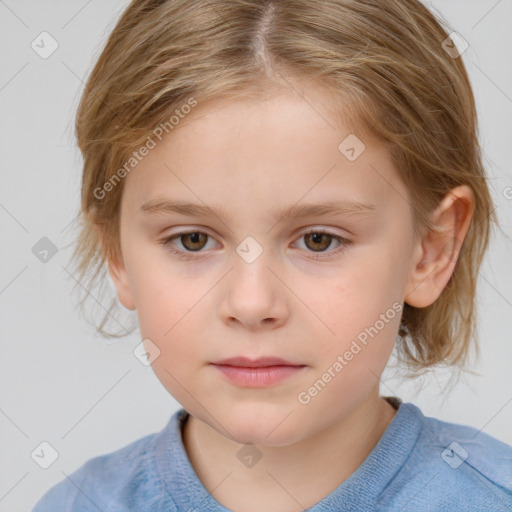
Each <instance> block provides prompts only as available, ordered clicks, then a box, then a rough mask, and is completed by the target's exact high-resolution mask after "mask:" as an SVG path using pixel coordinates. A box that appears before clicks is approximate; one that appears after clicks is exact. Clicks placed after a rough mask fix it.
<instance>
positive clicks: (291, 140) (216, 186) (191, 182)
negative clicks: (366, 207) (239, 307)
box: [125, 90, 407, 208]
mask: <svg viewBox="0 0 512 512" xmlns="http://www.w3.org/2000/svg"><path fill="white" fill-rule="evenodd" d="M331 106H332V104H331V103H330V101H329V98H328V96H327V95H325V94H323V91H320V92H319V91H318V90H308V91H307V92H306V93H304V94H302V95H301V93H300V92H297V91H293V90H291V91H284V92H281V93H280V94H277V95H274V96H272V97H269V98H267V99H250V98H236V99H235V98H233V99H226V98H223V99H217V100H212V101H209V102H206V103H200V102H199V103H198V105H197V106H196V107H195V108H194V109H193V110H192V112H191V113H190V114H187V115H186V116H184V117H183V119H181V120H180V123H179V124H178V125H177V126H175V127H174V128H173V129H172V131H170V133H168V134H167V135H165V136H164V137H163V139H162V141H157V145H156V147H155V148H154V149H152V150H151V151H150V153H149V154H148V156H146V157H144V159H143V160H142V161H141V162H140V163H139V164H138V165H137V167H136V169H135V170H134V171H132V172H131V173H130V175H129V176H128V183H126V184H125V185H126V186H127V190H126V191H125V192H126V194H127V195H130V198H131V199H132V201H130V202H133V204H137V205H138V206H139V207H140V205H142V204H143V203H144V202H147V200H148V199H153V198H155V197H156V196H159V197H162V196H168V197H172V198H176V197H180V198H182V199H185V198H184V197H183V196H186V200H189V201H190V200H195V201H194V202H198V201H197V200H198V198H203V199H204V202H205V203H206V204H208V202H209V200H211V202H213V203H216V204H219V203H222V202H228V203H236V202H238V203H239V204H240V205H243V204H247V202H250V203H251V204H253V205H256V206H257V204H258V201H259V204H261V205H266V206H265V208H267V206H268V204H269V203H272V204H274V205H277V204H283V203H286V204H288V203H293V202H297V201H299V200H301V198H302V197H304V198H305V199H307V202H310V203H311V202H314V201H317V200H335V199H337V197H341V198H350V199H352V200H354V201H359V202H366V203H373V204H376V205H377V206H378V207H379V206H380V208H384V207H385V205H386V202H387V201H388V200H389V199H390V198H394V199H395V200H399V199H400V197H402V201H403V198H404V197H405V196H406V194H407V191H406V190H405V189H404V187H403V185H402V184H401V182H399V180H398V176H397V174H396V171H395V169H394V167H393V163H392V161H391V159H390V155H389V154H388V152H387V151H386V150H385V148H384V147H383V146H382V145H380V144H378V142H377V141H376V140H374V139H373V138H370V137H369V136H368V135H367V134H361V133H354V132H353V129H352V128H351V126H350V125H348V124H345V122H344V119H343V115H342V113H337V112H334V111H333V110H332V108H331ZM306 196H307V197H306Z"/></svg>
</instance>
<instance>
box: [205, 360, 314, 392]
mask: <svg viewBox="0 0 512 512" xmlns="http://www.w3.org/2000/svg"><path fill="white" fill-rule="evenodd" d="M210 364H212V365H213V366H214V367H216V368H217V369H218V370H219V371H220V372H221V373H222V375H223V376H224V377H225V378H227V379H228V381H230V382H231V383H233V384H236V385H238V386H242V387H266V386H270V385H272V384H276V383H277V382H280V381H282V380H283V379H286V378H288V377H291V376H293V375H296V374H298V373H300V371H301V370H302V369H303V368H305V367H306V366H307V365H304V364H296V363H292V362H289V361H285V360H284V359H281V358H277V357H261V358H258V359H249V358H247V357H233V358H229V359H223V360H220V361H216V362H214V363H210Z"/></svg>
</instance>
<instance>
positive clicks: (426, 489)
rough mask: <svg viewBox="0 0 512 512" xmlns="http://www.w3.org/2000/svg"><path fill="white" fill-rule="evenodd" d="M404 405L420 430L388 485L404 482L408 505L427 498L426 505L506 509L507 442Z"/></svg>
mask: <svg viewBox="0 0 512 512" xmlns="http://www.w3.org/2000/svg"><path fill="white" fill-rule="evenodd" d="M404 406H405V407H406V409H407V411H408V413H409V414H413V415H415V416H416V421H418V422H419V423H420V424H421V430H420V435H419V436H418V439H417V440H416V443H415V446H414V448H413V450H412V451H411V453H410V455H409V458H408V460H407V462H406V464H405V466H404V467H403V468H402V470H401V471H400V473H399V474H398V475H397V478H395V481H394V482H392V484H391V485H392V486H393V485H394V486H395V490H396V491H398V490H399V489H400V488H402V490H403V489H404V488H405V487H407V492H406V493H404V494H407V495H408V496H409V499H412V501H411V503H410V505H411V506H413V502H414V501H415V500H417V501H418V503H420V502H421V503H422V504H423V505H425V504H426V503H430V505H429V506H428V507H427V508H426V510H436V511H437V510H451V511H459V510H460V511H462V510H463V511H465V512H467V511H477V510H486V511H493V512H502V511H503V512H505V511H509V512H510V511H511V510H512V447H511V446H509V445H507V444H506V443H504V442H502V441H500V440H498V439H496V438H494V437H492V436H490V435H488V434H486V433H484V432H483V431H481V430H478V429H476V428H474V427H470V426H467V425H460V424H456V423H449V422H445V421H441V420H439V419H436V418H433V417H427V416H424V415H423V413H422V412H421V411H420V410H419V408H417V407H416V406H414V405H413V404H411V403H405V404H403V405H402V407H404ZM434 504H435V506H434ZM436 507H439V508H436Z"/></svg>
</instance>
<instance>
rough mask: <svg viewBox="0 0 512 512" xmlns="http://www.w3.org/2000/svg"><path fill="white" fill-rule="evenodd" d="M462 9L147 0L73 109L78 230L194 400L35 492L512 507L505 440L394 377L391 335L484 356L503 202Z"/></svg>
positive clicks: (140, 505) (273, 511)
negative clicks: (484, 266)
mask: <svg viewBox="0 0 512 512" xmlns="http://www.w3.org/2000/svg"><path fill="white" fill-rule="evenodd" d="M441 24H442V21H441V20H438V19H436V17H435V16H434V15H433V14H432V13H431V12H430V11H429V10H427V9H426V7H425V6H423V5H422V4H421V3H420V2H419V1H418V0H402V1H400V2H397V1H396V0H359V1H356V0H286V1H285V0H282V1H279V0H267V1H264V0H208V1H197V0H160V1H158V0H134V1H133V2H131V3H130V5H129V6H128V7H127V9H126V10H125V12H124V13H123V15H122V17H121V19H120V20H119V22H118V24H117V26H116V27H115V28H114V30H113V32H112V34H111V35H110V37H109V40H108V42H107V45H106V48H105V49H104V50H103V53H102V54H101V56H100V58H99V60H98V62H97V64H96V66H95V68H94V69H93V71H92V74H91V76H90V77H89V80H88V83H87V86H86V88H85V91H84V94H83V97H82V100H81V103H80V105H79V109H78V115H77V120H76V132H77V138H78V145H79V147H80V150H81V151H82V154H83V157H84V169H83V181H82V209H83V225H82V231H81V234H80V238H79V240H78V242H77V246H76V251H75V255H74V256H75V257H76V261H77V262H78V267H77V268H78V270H79V275H80V279H79V280H80V281H83V279H84V278H86V277H87V276H92V277H91V281H90V283H93V282H96V281H95V279H97V278H98V276H100V270H101V269H102V268H108V270H109V273H110V277H111V279H112V282H113V283H114V285H115V289H116V291H117V296H118V298H119V301H120V302H121V304H122V305H123V306H124V307H125V308H127V309H128V310H134V311H136V314H137V318H138V323H139V328H140V332H141V337H142V339H143V342H142V343H143V345H142V346H143V349H144V352H145V354H144V355H145V357H146V359H147V363H148V364H151V365H152V367H153V369H154V371H155V373H156V375H157V377H158V378H159V379H160V381H161V382H162V384H163V386H164V387H165V388H166V389H167V390H168V391H169V393H171V394H172V396H173V397H174V398H175V399H176V400H177V401H178V402H179V403H180V404H182V406H183V408H182V409H180V410H179V411H177V412H176V413H174V414H172V416H171V418H170V420H169V423H168V424H167V426H166V427H165V428H164V429H163V430H162V431H161V432H159V433H154V434H150V435H148V436H146V437H143V438H141V439H139V440H137V441H136V442H134V443H132V444H130V445H128V446H126V447H124V448H122V449H120V450H117V451H115V452H113V453H109V454H106V455H103V456H100V457H95V458H93V459H91V460H89V461H88V462H87V463H85V464H84V465H83V466H82V467H81V468H79V469H78V470H77V471H76V472H75V473H73V474H71V475H70V476H69V477H67V478H66V479H64V480H63V481H62V482H60V483H59V484H57V485H56V486H54V487H53V488H52V489H50V490H49V491H48V492H47V493H46V494H45V495H44V496H43V497H42V498H41V499H40V501H39V502H38V504H37V505H36V507H35V508H34V509H33V512H58V511H66V512H78V511H80V512H86V511H87V512H88V511H103V512H107V511H112V512H114V511H115V512H125V511H126V512H127V511H137V512H142V511H155V512H156V511H162V512H163V511H166V512H170V511H175V512H192V511H197V512H198V511H208V512H210V511H234V512H256V511H258V512H259V511H262V510H265V511H267V512H295V511H299V510H306V509H307V510H311V511H312V512H324V511H325V512H327V511H332V512H334V511H336V512H338V511H349V510H350V511H377V510H379V511H399V510H403V511H406V510H407V511H413V510H414V511H427V510H429V511H434V510H435V511H446V510H449V511H482V510H486V511H491V510H492V511H510V510H512V448H511V447H510V446H508V445H506V444H504V443H502V442H500V441H498V440H497V439H495V438H493V437H490V436H488V435H487V434H485V433H484V432H481V431H478V430H476V429H475V428H472V427H469V426H461V425H457V424H452V423H447V422H443V421H440V420H437V419H434V418H431V417H425V416H424V415H423V414H422V412H421V411H420V409H419V408H418V407H416V406H415V405H413V404H412V403H402V401H401V400H400V399H399V398H398V397H389V396H381V395H380V394H379V379H380V376H381V374H382V372H383V370H384V369H385V367H386V365H387V363H388V359H389V357H390V355H391V353H392V351H393V348H395V343H396V349H397V351H398V353H399V354H401V357H402V360H404V361H405V362H406V363H407V364H408V368H409V369H410V370H411V372H412V373H415V374H416V375H418V374H420V373H421V372H424V371H426V370H427V369H430V368H433V367H434V366H436V365H439V364H441V363H442V364H448V365H453V366H455V367H456V366H461V365H463V363H464V362H465V361H466V359H467V358H466V356H467V354H468V350H469V348H470V346H471V341H472V339H473V336H474V332H475V285H476V281H477V276H478V269H479V266H480V263H481V261H482V258H483V256H484V253H485V251H486V248H487V245H488V238H489V232H490V227H491V221H494V222H497V221H496V218H495V216H494V214H493V207H492V200H491V197H490V194H489V190H488V188H487V185H486V176H485V170H484V169H483V166H482V161H481V154H480V147H479V141H478V139H477V135H476V134H477V118H476V111H475V104H474V98H473V94H472V90H471V86H470V82H469V79H468V76H467V73H466V70H465V67H464V64H463V62H462V58H461V55H460V54H458V46H457V45H455V43H454V39H455V37H452V38H450V37H449V35H448V32H446V31H445V29H444V28H442V26H441ZM196 253H197V254H196ZM104 264H105V267H103V265H104ZM94 271H95V272H94ZM104 325H105V321H103V323H102V324H101V326H100V328H99V330H100V332H102V333H104V334H107V335H110V333H107V332H106V331H104V330H103V327H104Z"/></svg>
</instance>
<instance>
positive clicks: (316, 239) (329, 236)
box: [300, 228, 351, 259]
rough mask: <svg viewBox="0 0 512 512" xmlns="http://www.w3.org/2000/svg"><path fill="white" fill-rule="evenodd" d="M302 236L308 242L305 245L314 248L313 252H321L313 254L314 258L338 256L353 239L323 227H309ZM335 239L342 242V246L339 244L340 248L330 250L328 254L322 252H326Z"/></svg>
mask: <svg viewBox="0 0 512 512" xmlns="http://www.w3.org/2000/svg"><path fill="white" fill-rule="evenodd" d="M300 238H304V240H305V242H306V244H305V245H306V247H307V248H308V249H314V250H313V253H320V254H318V255H317V254H315V255H313V256H312V257H313V258H314V259H319V258H330V257H331V256H336V255H338V254H340V253H341V252H342V251H344V250H345V249H346V248H347V247H348V246H349V245H350V244H351V241H350V240H347V239H346V238H343V237H340V236H337V235H335V234H334V233H330V232H329V231H325V230H323V229H315V228H313V229H309V230H308V231H307V232H306V233H303V234H302V235H301V237H300ZM333 240H336V241H337V242H338V243H339V244H341V247H340V246H338V249H336V250H333V251H328V252H327V254H326V255H324V254H322V253H324V252H326V249H327V248H328V247H329V246H330V245H331V243H332V241H333ZM317 249H318V250H317Z"/></svg>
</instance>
